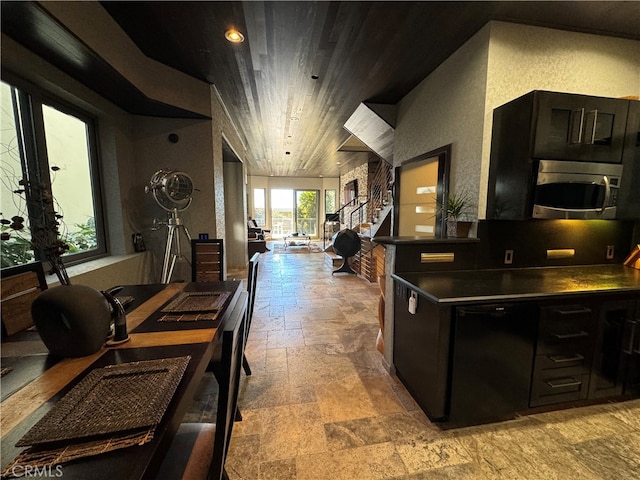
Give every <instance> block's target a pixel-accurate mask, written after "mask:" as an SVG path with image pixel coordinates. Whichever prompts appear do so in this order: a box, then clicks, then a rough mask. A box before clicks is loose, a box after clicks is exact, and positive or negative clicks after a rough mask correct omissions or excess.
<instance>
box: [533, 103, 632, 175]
mask: <svg viewBox="0 0 640 480" xmlns="http://www.w3.org/2000/svg"><path fill="white" fill-rule="evenodd" d="M628 108H629V101H628V100H623V99H616V98H602V97H591V96H587V95H573V94H566V93H555V92H539V95H538V109H537V114H538V117H537V120H536V123H535V125H536V128H535V140H534V146H533V157H534V158H541V159H552V160H584V161H588V162H606V163H620V162H622V148H623V145H624V135H625V130H626V123H627V112H628Z"/></svg>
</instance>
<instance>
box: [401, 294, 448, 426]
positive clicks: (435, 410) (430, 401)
mask: <svg viewBox="0 0 640 480" xmlns="http://www.w3.org/2000/svg"><path fill="white" fill-rule="evenodd" d="M394 289H395V295H394V336H393V351H394V359H393V363H394V366H395V369H396V374H397V375H398V378H400V380H402V382H403V383H404V385H405V386H406V387H407V390H409V392H410V393H411V395H412V396H413V397H414V399H415V400H416V402H418V404H419V405H420V407H421V408H422V409H423V410H424V411H425V413H427V415H429V417H430V418H431V419H432V420H443V419H445V418H446V415H447V407H448V403H447V388H448V369H447V368H446V365H448V363H449V348H450V328H451V318H450V313H449V312H450V310H451V309H450V307H438V306H437V305H436V304H435V303H433V302H431V301H429V300H427V299H426V298H424V297H422V296H420V295H417V294H415V291H412V290H411V289H410V288H408V287H407V286H406V285H404V284H402V283H399V282H394ZM412 292H413V293H414V294H415V295H416V298H417V306H416V311H415V313H411V312H409V297H410V296H411V294H412Z"/></svg>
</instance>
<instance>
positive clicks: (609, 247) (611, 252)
mask: <svg viewBox="0 0 640 480" xmlns="http://www.w3.org/2000/svg"><path fill="white" fill-rule="evenodd" d="M615 253H616V248H615V247H614V246H613V245H607V260H613V256H614V255H615Z"/></svg>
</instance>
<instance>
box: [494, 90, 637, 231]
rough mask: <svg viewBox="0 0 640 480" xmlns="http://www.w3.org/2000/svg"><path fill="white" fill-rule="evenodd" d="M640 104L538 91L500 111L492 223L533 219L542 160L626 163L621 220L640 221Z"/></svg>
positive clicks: (496, 115)
mask: <svg viewBox="0 0 640 480" xmlns="http://www.w3.org/2000/svg"><path fill="white" fill-rule="evenodd" d="M639 105H640V102H637V101H633V100H627V99H617V98H605V97H594V96H588V95H576V94H569V93H560V92H548V91H539V90H536V91H533V92H530V93H528V94H526V95H524V96H522V97H519V98H517V99H515V100H512V101H511V102H509V103H507V104H505V105H502V106H500V107H498V108H496V109H495V110H494V112H493V131H492V139H491V160H490V164H489V184H488V191H487V212H486V216H487V219H503V220H522V219H527V218H531V217H532V207H533V203H534V202H533V200H534V199H533V196H534V190H535V188H534V187H535V184H536V180H537V175H538V164H539V162H540V160H554V161H572V162H589V163H593V164H599V163H614V164H623V172H622V178H621V182H622V185H621V188H620V192H619V193H620V196H619V198H618V202H617V204H618V207H619V211H620V213H619V214H616V218H640V201H638V199H637V194H635V190H636V189H637V182H638V180H639V179H640V156H639V153H638V151H639V150H640V149H639V148H638V143H639V141H640V140H639V137H638V135H639V132H640V106H639Z"/></svg>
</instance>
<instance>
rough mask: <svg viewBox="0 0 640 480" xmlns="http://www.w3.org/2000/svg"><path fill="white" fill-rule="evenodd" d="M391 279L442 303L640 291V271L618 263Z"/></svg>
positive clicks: (429, 274) (420, 274)
mask: <svg viewBox="0 0 640 480" xmlns="http://www.w3.org/2000/svg"><path fill="white" fill-rule="evenodd" d="M392 277H393V278H394V279H395V280H398V281H400V282H402V283H404V284H405V285H407V286H408V287H410V288H414V289H415V290H416V291H417V292H418V293H419V294H420V295H422V296H424V297H426V298H427V299H429V300H431V301H432V302H435V303H437V304H441V305H445V304H465V303H478V302H496V301H513V300H535V299H550V298H553V297H567V296H572V295H585V294H604V293H633V292H640V270H637V269H635V268H631V267H625V266H624V265H617V264H616V265H584V266H571V267H566V266H565V267H537V268H535V267H534V268H516V269H500V270H470V271H452V272H430V273H395V274H392Z"/></svg>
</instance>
